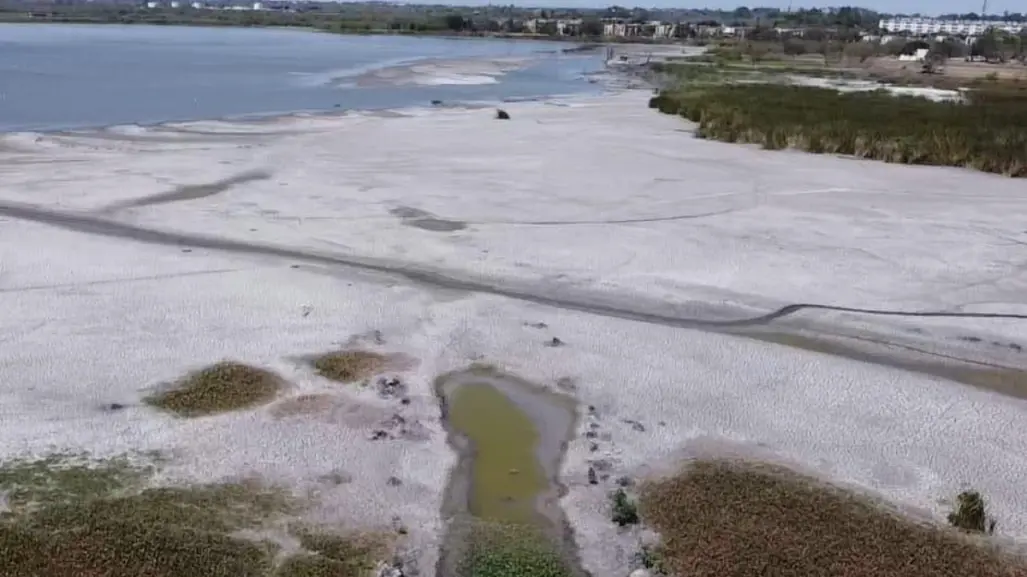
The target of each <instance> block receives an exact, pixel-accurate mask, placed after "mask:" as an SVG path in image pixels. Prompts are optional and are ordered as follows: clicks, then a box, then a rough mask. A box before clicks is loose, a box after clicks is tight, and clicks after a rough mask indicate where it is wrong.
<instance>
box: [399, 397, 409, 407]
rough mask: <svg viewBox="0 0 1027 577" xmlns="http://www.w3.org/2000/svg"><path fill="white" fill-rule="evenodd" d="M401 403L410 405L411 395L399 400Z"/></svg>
mask: <svg viewBox="0 0 1027 577" xmlns="http://www.w3.org/2000/svg"><path fill="white" fill-rule="evenodd" d="M399 404H401V405H409V404H410V397H403V398H402V399H400V400H399Z"/></svg>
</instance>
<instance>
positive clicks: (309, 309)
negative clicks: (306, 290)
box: [300, 305, 314, 318]
mask: <svg viewBox="0 0 1027 577" xmlns="http://www.w3.org/2000/svg"><path fill="white" fill-rule="evenodd" d="M300 311H301V314H302V315H303V318H307V317H309V316H310V313H312V312H314V307H312V306H310V305H303V306H302V307H300Z"/></svg>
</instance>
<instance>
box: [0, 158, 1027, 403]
mask: <svg viewBox="0 0 1027 577" xmlns="http://www.w3.org/2000/svg"><path fill="white" fill-rule="evenodd" d="M264 177H265V176H264V175H263V174H259V175H256V174H255V175H247V176H246V177H244V178H243V180H249V179H253V178H258V179H259V178H264ZM233 184H236V182H234V181H233V182H222V183H219V185H220V186H218V187H215V189H225V188H227V187H230V186H232V185H233ZM193 192H194V191H186V194H187V195H191V194H193ZM213 192H217V190H214V191H213ZM213 192H212V191H207V190H203V191H200V193H202V194H204V195H206V194H211V193H213ZM181 193H182V192H181V191H178V192H177V193H176V194H181ZM168 197H169V198H168V199H167V201H171V200H174V199H172V198H171V195H168ZM154 200H155V201H157V202H163V201H165V200H166V199H165V198H164V195H161V198H158V199H154ZM138 202H139V201H136V202H135V203H133V204H138ZM0 217H6V218H10V219H15V220H21V221H26V222H34V223H38V224H43V225H47V226H53V227H57V228H61V229H64V230H69V231H74V232H79V233H82V234H88V235H94V236H101V237H108V238H122V239H128V240H134V241H137V242H142V243H146V244H152V245H162V246H174V247H181V248H194V249H197V248H198V249H208V250H215V251H220V252H227V253H234V254H241V255H252V256H262V257H272V258H279V259H284V260H290V261H299V262H305V263H310V264H317V265H322V266H329V267H342V268H349V269H353V270H358V271H364V272H372V273H379V274H382V275H386V276H389V277H393V278H394V277H400V278H402V279H404V280H406V281H408V282H410V283H413V284H416V285H422V286H428V287H433V288H441V289H446V290H455V291H461V292H471V293H482V294H490V295H496V296H501V297H507V298H511V299H516V300H520V301H525V302H531V303H535V304H539V305H543V306H550V307H554V308H559V309H567V310H573V311H578V312H584V313H589V314H594V315H599V316H605V317H614V318H621V319H626V320H633V321H637V322H642V323H649V324H656V325H662V326H668V327H677V328H684V329H698V330H708V331H716V332H721V333H729V334H736V335H738V336H743V337H750V338H756V339H758V340H763V341H769V342H775V343H778V344H784V345H787V346H792V347H796V348H802V349H806V350H813V351H818V352H823V353H827V354H832V355H835V356H842V357H846V358H853V359H856V360H860V361H865V362H872V363H876V364H881V365H886V366H892V367H896V368H900V369H904V370H912V371H916V372H922V373H926V374H930V375H934V376H939V377H943V378H948V379H950V380H954V381H957V382H962V383H965V384H970V385H974V386H978V387H982V388H987V389H992V390H998V391H999V392H1002V393H1005V394H1010V395H1013V396H1018V397H1027V372H1025V371H1023V370H1022V369H1021V368H1020V367H1019V366H1010V364H1009V363H1008V362H999V361H995V360H994V358H988V355H986V354H983V352H982V354H981V355H969V356H968V355H967V350H966V349H965V347H964V348H959V349H958V350H955V351H948V350H946V351H942V352H939V351H938V350H927V349H925V348H918V347H916V346H912V345H910V344H908V343H903V342H901V341H898V340H897V339H894V338H862V339H861V338H858V337H857V338H854V339H853V338H848V339H846V338H845V337H851V335H845V334H843V333H840V332H836V331H834V330H832V327H831V326H830V325H827V326H824V325H825V324H826V323H821V324H820V325H819V326H815V329H816V330H815V333H817V336H812V337H811V336H810V335H809V334H805V335H793V336H794V338H792V337H788V338H782V337H781V336H780V335H782V334H785V335H788V334H790V333H796V332H797V331H796V329H799V328H808V327H809V326H811V323H810V322H809V321H808V320H807V319H801V320H800V323H798V324H793V325H785V324H782V323H781V321H787V320H790V317H794V316H796V314H797V313H800V312H804V311H828V312H841V313H852V314H859V315H870V316H886V317H913V318H916V317H921V318H938V317H945V318H967V319H969V318H973V319H1012V320H1024V321H1027V314H1017V313H972V312H969V313H968V312H947V311H903V310H886V309H862V308H851V307H840V306H833V305H828V304H817V303H792V304H788V305H786V306H782V307H780V308H778V309H776V310H773V311H770V312H767V313H764V314H759V315H755V316H746V317H739V316H738V315H739V311H738V310H737V309H735V308H732V307H727V306H723V305H710V304H705V303H695V302H690V303H668V302H664V301H656V300H647V299H645V298H638V297H633V298H631V299H630V300H628V299H625V298H624V297H622V296H616V295H612V296H611V295H608V294H603V293H600V292H596V291H584V290H581V289H578V288H576V287H568V286H561V285H553V284H546V283H540V282H531V281H521V280H514V279H495V280H489V279H487V278H483V277H480V276H472V275H469V274H467V273H465V272H462V271H458V270H442V269H435V268H430V267H427V266H424V265H419V264H417V263H412V262H401V261H394V260H388V259H381V258H366V257H360V256H354V255H341V254H333V253H324V252H315V251H307V250H301V249H298V248H290V247H285V246H277V245H272V244H265V243H256V242H248V241H244V240H235V239H230V238H224V237H218V236H207V235H198V234H188V233H182V232H174V231H164V230H158V229H152V228H146V227H141V226H137V225H133V224H128V223H124V222H119V221H117V220H113V219H110V218H106V217H104V216H97V214H95V213H86V212H66V211H56V210H52V209H48V208H43V207H39V206H33V205H28V204H21V203H12V202H0ZM771 328H772V330H769V331H768V329H771ZM835 337H842V338H843V341H844V342H843V341H840V340H838V339H837V338H835ZM977 340H978V341H979V340H981V339H977ZM1015 346H1017V347H1019V345H1015ZM1021 350H1022V349H1021ZM1025 362H1027V361H1025ZM1017 364H1019V363H1017ZM996 373H997V374H998V376H997V377H996ZM996 382H998V383H999V384H998V385H996V384H995V383H996Z"/></svg>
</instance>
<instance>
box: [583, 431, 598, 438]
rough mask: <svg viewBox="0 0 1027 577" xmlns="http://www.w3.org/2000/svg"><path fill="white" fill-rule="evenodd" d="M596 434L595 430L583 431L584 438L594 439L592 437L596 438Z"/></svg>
mask: <svg viewBox="0 0 1027 577" xmlns="http://www.w3.org/2000/svg"><path fill="white" fill-rule="evenodd" d="M598 436H599V435H598V434H597V433H596V432H595V431H585V438H586V439H594V438H596V437H598Z"/></svg>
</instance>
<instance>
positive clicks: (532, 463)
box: [438, 370, 581, 577]
mask: <svg viewBox="0 0 1027 577" xmlns="http://www.w3.org/2000/svg"><path fill="white" fill-rule="evenodd" d="M438 385H439V392H440V394H441V396H442V398H443V401H444V403H445V406H446V409H447V410H446V419H447V425H448V429H449V431H450V440H451V441H452V442H453V444H454V447H455V448H457V450H458V452H459V453H460V466H458V467H457V469H456V471H457V472H456V473H455V475H454V478H453V479H452V480H451V485H450V495H449V497H450V499H451V500H452V503H451V504H453V505H454V506H455V508H456V509H457V511H456V513H455V514H456V515H457V516H456V518H457V519H458V520H459V523H457V524H456V526H455V527H456V528H451V530H450V533H449V535H447V543H448V548H449V549H450V551H451V556H452V558H451V559H450V560H449V562H448V563H449V565H448V567H449V568H451V569H452V571H451V572H447V571H443V572H442V574H453V575H458V576H459V577H529V576H531V577H571V576H574V575H579V574H581V572H580V571H579V570H577V569H575V566H576V553H575V552H574V547H573V543H572V542H571V540H568V539H567V535H568V533H567V531H566V520H565V519H564V517H563V512H562V511H561V510H560V508H559V505H558V493H559V491H558V487H557V473H558V470H559V467H560V463H561V460H562V457H563V449H564V446H565V443H566V442H567V441H568V440H569V438H570V437H571V435H572V434H573V432H574V423H575V418H576V406H575V403H574V402H573V400H571V399H569V398H567V397H564V396H562V395H558V394H555V393H552V392H550V391H546V390H544V389H542V388H540V387H537V386H535V385H532V384H531V383H529V382H527V381H524V380H522V379H519V378H517V377H513V376H511V375H505V374H501V373H498V372H495V371H490V372H487V373H484V374H483V373H482V371H480V370H474V371H464V372H458V373H452V374H449V375H445V376H443V377H440V379H439V381H438Z"/></svg>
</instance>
